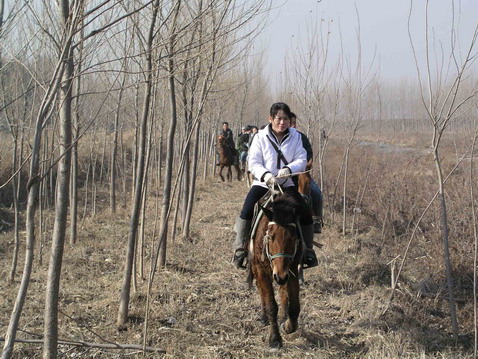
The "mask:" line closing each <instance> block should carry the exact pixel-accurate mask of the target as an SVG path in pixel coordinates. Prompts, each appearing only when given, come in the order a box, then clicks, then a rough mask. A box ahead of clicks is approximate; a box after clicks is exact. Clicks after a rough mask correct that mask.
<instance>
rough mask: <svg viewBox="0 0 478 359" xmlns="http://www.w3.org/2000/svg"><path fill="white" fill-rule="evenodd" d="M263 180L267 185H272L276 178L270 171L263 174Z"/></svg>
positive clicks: (275, 182)
mask: <svg viewBox="0 0 478 359" xmlns="http://www.w3.org/2000/svg"><path fill="white" fill-rule="evenodd" d="M264 182H265V183H266V184H267V185H268V186H273V185H275V184H277V180H276V178H275V177H274V175H273V174H272V173H270V172H268V173H266V174H265V175H264Z"/></svg>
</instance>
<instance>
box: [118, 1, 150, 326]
mask: <svg viewBox="0 0 478 359" xmlns="http://www.w3.org/2000/svg"><path fill="white" fill-rule="evenodd" d="M158 7H159V0H156V1H155V2H154V4H153V14H152V19H151V25H150V27H149V34H148V42H147V50H146V71H147V78H146V82H145V89H144V91H145V94H144V102H143V116H142V120H141V132H140V144H139V148H138V164H137V166H136V183H135V189H134V201H133V208H132V213H131V222H130V228H129V236H128V247H127V253H126V262H125V269H124V274H123V283H122V285H121V296H120V304H119V310H118V319H117V325H118V326H119V327H123V326H124V325H125V324H126V321H127V319H128V306H129V300H130V290H131V273H132V269H133V261H134V249H135V246H136V237H137V232H138V221H139V215H140V209H141V208H140V207H141V195H142V192H143V188H142V187H143V176H144V163H145V149H146V131H147V123H148V118H149V109H150V102H151V92H152V75H153V63H152V48H153V39H154V26H155V23H156V17H157V13H158Z"/></svg>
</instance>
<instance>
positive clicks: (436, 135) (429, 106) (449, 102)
mask: <svg viewBox="0 0 478 359" xmlns="http://www.w3.org/2000/svg"><path fill="white" fill-rule="evenodd" d="M429 6H430V2H429V1H428V0H427V1H426V2H425V10H424V17H425V33H424V36H425V52H424V58H425V60H424V65H423V66H421V63H420V61H419V58H418V53H417V51H416V50H415V46H414V42H413V37H412V31H411V16H412V11H413V2H411V3H410V12H409V18H408V20H409V21H408V33H409V39H410V44H411V46H412V51H413V55H414V59H415V64H416V69H417V78H418V81H419V86H420V96H421V101H422V104H423V106H424V108H425V109H426V112H427V115H428V118H429V123H430V126H431V128H432V138H431V146H432V153H433V162H434V166H435V171H436V179H437V186H438V200H439V203H440V221H441V235H442V241H443V259H444V262H445V272H446V278H447V287H448V303H449V308H450V317H451V325H452V330H453V336H454V338H455V340H458V322H457V316H456V303H455V297H454V292H453V291H454V285H453V273H452V264H451V258H450V249H449V247H450V244H449V226H448V212H447V205H446V190H445V180H444V176H443V165H442V160H441V156H440V149H441V146H440V145H441V139H442V137H443V134H444V133H445V131H446V130H447V129H448V128H449V127H450V125H451V123H452V122H453V121H454V120H456V119H457V118H459V117H460V115H462V114H464V113H466V112H468V111H469V110H470V108H467V107H468V106H469V103H470V102H471V100H472V99H474V98H475V97H476V95H477V94H478V89H477V88H476V85H475V86H472V87H471V88H468V89H467V88H464V84H465V83H466V81H467V79H466V74H467V72H469V70H470V67H471V65H472V64H473V63H474V61H475V60H476V56H475V52H476V45H477V44H476V41H477V38H478V23H477V24H476V26H475V29H474V32H473V34H472V37H471V40H470V42H469V45H468V47H467V48H466V52H465V53H464V56H463V57H462V58H460V56H459V53H458V52H459V50H458V49H459V47H460V46H458V45H459V43H458V39H457V37H456V36H455V31H456V28H455V26H456V25H455V19H454V14H455V11H456V5H455V3H454V2H452V3H451V7H452V8H451V14H452V15H451V16H452V28H451V32H450V50H449V54H448V59H447V60H445V58H446V54H445V53H443V51H444V50H443V49H442V50H441V51H442V53H441V55H442V56H440V58H441V59H443V60H436V61H433V60H432V50H431V49H430V46H431V45H432V42H431V41H432V40H431V39H430V34H429V32H430V25H429V20H430V18H429ZM422 69H423V70H422ZM423 73H425V77H426V81H425V80H424V79H423V78H422V74H423Z"/></svg>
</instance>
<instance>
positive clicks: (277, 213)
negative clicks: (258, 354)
mask: <svg viewBox="0 0 478 359" xmlns="http://www.w3.org/2000/svg"><path fill="white" fill-rule="evenodd" d="M269 203H270V207H271V208H264V207H261V211H262V212H263V214H264V215H263V216H262V217H261V219H260V220H259V223H258V225H257V229H256V231H255V234H253V238H252V240H251V241H250V243H249V277H248V281H249V284H250V285H251V284H252V281H253V279H255V280H256V286H257V289H258V290H259V294H260V296H261V303H262V322H263V323H264V324H267V323H269V324H270V327H269V328H270V329H269V347H270V348H271V349H279V348H281V347H282V338H281V335H280V332H279V323H278V318H277V317H278V314H279V318H280V320H279V321H280V322H281V323H282V324H281V329H282V330H283V331H284V333H286V334H290V333H293V332H295V331H296V330H297V327H298V317H299V313H300V302H299V291H300V287H299V276H298V270H299V264H300V263H301V261H302V253H303V248H304V244H303V242H302V240H300V239H299V236H298V231H299V230H300V229H299V228H298V227H297V226H298V225H299V224H298V215H299V212H300V211H299V206H300V204H299V202H298V201H297V199H296V198H295V197H294V196H293V195H292V194H290V193H287V192H286V193H283V194H278V195H275V196H274V198H273V199H272V201H271V202H269ZM273 282H275V283H276V284H277V285H279V296H280V311H279V307H278V305H277V302H276V300H275V297H274V287H273Z"/></svg>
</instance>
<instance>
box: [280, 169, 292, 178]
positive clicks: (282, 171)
mask: <svg viewBox="0 0 478 359" xmlns="http://www.w3.org/2000/svg"><path fill="white" fill-rule="evenodd" d="M288 175H290V169H289V168H288V167H284V168H281V169H280V170H279V172H277V177H284V176H288Z"/></svg>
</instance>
